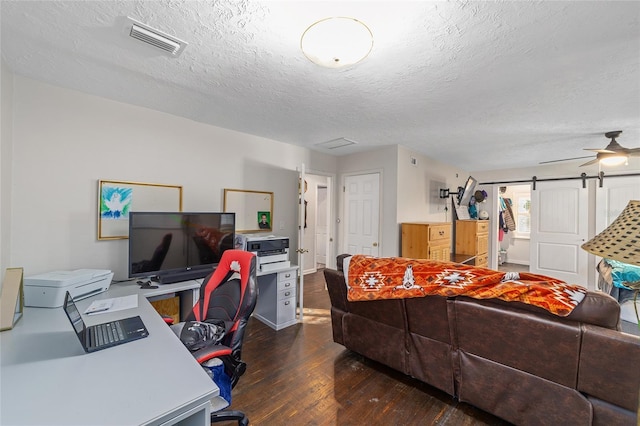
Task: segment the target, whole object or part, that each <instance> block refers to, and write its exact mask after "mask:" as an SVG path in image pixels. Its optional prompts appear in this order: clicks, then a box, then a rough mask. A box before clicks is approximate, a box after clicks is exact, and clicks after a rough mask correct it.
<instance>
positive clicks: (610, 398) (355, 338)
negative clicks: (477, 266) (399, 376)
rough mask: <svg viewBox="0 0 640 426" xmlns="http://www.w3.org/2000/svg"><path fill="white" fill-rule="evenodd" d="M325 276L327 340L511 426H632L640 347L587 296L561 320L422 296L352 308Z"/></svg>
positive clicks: (335, 273) (515, 306)
mask: <svg viewBox="0 0 640 426" xmlns="http://www.w3.org/2000/svg"><path fill="white" fill-rule="evenodd" d="M344 257H345V255H341V256H338V270H332V269H325V271H324V275H325V279H326V282H327V288H328V291H329V296H330V298H331V320H332V329H333V340H334V341H335V342H337V343H340V344H341V345H344V346H345V347H346V348H347V349H350V350H352V351H354V352H356V353H359V354H361V355H363V356H365V357H367V358H370V359H372V360H375V361H378V362H380V363H382V364H385V365H387V366H389V367H391V368H394V369H396V370H398V371H400V372H402V373H404V374H407V375H409V376H412V377H414V378H416V379H419V380H421V381H423V382H425V383H428V384H430V385H432V386H434V387H436V388H439V389H441V390H443V391H445V392H447V393H448V394H450V395H453V396H455V397H456V398H458V400H460V401H462V402H467V403H469V404H472V405H474V406H476V407H478V408H480V409H482V410H484V411H487V412H489V413H492V414H494V415H496V416H498V417H501V418H503V419H505V420H507V421H509V422H511V423H514V424H516V425H536V426H538V425H554V426H555V425H572V426H573V425H603V426H604V425H607V426H611V425H636V423H637V413H638V398H639V388H640V368H638V367H639V366H638V362H639V361H640V337H639V336H635V335H631V334H626V333H623V332H620V331H619V316H620V307H619V305H618V303H617V302H616V301H615V300H614V299H613V298H612V297H610V296H609V295H607V294H604V293H600V292H588V294H587V297H586V298H585V300H583V301H582V302H581V303H580V305H578V307H576V308H575V309H574V310H573V312H572V313H571V314H570V315H569V316H568V317H565V318H561V317H557V316H555V315H553V314H550V313H548V312H547V311H545V310H544V309H541V308H537V307H533V306H530V305H525V304H522V303H518V302H503V301H500V300H476V299H471V298H468V297H454V298H445V297H440V296H427V297H422V298H412V299H402V300H376V301H366V302H349V301H348V300H347V289H346V285H345V281H344V274H343V273H342V272H341V271H342V260H343V259H344Z"/></svg>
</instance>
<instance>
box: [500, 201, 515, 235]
mask: <svg viewBox="0 0 640 426" xmlns="http://www.w3.org/2000/svg"><path fill="white" fill-rule="evenodd" d="M504 204H505V209H504V211H503V212H502V213H503V216H504V223H505V225H506V226H507V229H508V230H509V231H515V230H516V222H515V216H514V215H513V210H512V209H511V206H512V205H513V203H512V202H511V199H510V198H505V199H504Z"/></svg>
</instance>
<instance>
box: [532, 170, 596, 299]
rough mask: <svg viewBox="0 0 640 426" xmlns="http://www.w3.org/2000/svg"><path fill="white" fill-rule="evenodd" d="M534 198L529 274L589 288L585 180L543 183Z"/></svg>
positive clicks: (538, 186)
mask: <svg viewBox="0 0 640 426" xmlns="http://www.w3.org/2000/svg"><path fill="white" fill-rule="evenodd" d="M531 196H532V202H531V253H530V265H529V270H530V271H531V272H532V273H534V274H542V275H548V276H551V277H554V278H558V279H561V280H563V281H565V282H567V283H570V284H580V285H583V286H585V287H587V271H588V266H587V252H586V251H584V250H583V249H582V248H581V247H580V246H581V245H582V244H583V243H584V242H585V241H586V240H587V219H588V203H587V200H588V191H587V189H585V188H582V181H581V180H567V181H557V182H539V183H538V184H537V188H536V189H535V190H532V191H531Z"/></svg>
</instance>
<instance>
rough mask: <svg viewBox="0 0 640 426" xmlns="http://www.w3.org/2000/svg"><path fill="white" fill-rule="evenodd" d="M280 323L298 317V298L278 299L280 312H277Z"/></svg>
mask: <svg viewBox="0 0 640 426" xmlns="http://www.w3.org/2000/svg"><path fill="white" fill-rule="evenodd" d="M276 316H277V322H278V324H282V323H285V322H287V321H292V320H295V319H296V298H295V297H291V298H289V299H284V300H279V301H278V312H277V314H276Z"/></svg>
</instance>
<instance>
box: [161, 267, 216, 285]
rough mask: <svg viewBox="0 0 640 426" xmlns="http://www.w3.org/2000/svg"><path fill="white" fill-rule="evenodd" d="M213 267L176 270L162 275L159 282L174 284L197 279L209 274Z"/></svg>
mask: <svg viewBox="0 0 640 426" xmlns="http://www.w3.org/2000/svg"><path fill="white" fill-rule="evenodd" d="M211 271H213V269H208V268H207V269H192V270H189V271H181V272H174V273H171V274H167V275H160V276H159V277H158V282H159V283H160V284H173V283H179V282H181V281H189V280H197V279H200V278H204V277H206V276H207V275H209V274H210V273H211Z"/></svg>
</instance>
